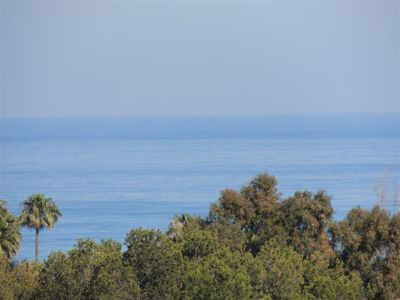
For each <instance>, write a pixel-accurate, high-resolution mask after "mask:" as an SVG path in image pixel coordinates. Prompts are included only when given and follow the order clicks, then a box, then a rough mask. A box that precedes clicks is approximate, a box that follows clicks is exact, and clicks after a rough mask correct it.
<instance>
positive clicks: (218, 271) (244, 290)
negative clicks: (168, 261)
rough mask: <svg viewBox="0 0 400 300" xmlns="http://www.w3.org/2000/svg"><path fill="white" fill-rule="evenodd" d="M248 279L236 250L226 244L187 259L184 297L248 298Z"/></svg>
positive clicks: (210, 299)
mask: <svg viewBox="0 0 400 300" xmlns="http://www.w3.org/2000/svg"><path fill="white" fill-rule="evenodd" d="M251 294H252V287H251V279H250V275H249V274H248V272H247V269H246V265H244V264H243V260H242V257H241V255H240V254H239V253H238V252H231V251H230V250H228V249H226V248H222V249H220V250H219V251H218V252H217V253H215V255H209V256H205V257H202V258H201V259H199V260H197V259H195V260H191V261H188V262H187V266H186V271H185V275H184V292H183V295H184V297H183V298H184V299H199V300H200V299H204V300H219V299H221V300H223V299H250V297H251Z"/></svg>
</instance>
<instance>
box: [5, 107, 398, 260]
mask: <svg viewBox="0 0 400 300" xmlns="http://www.w3.org/2000/svg"><path fill="white" fill-rule="evenodd" d="M0 133H1V144H0V145H1V152H0V153H1V156H0V170H1V173H0V199H5V200H7V201H8V205H9V208H10V210H11V211H12V212H14V213H16V214H17V213H19V211H20V207H19V203H20V202H21V201H22V200H23V199H24V198H25V197H26V196H28V195H30V194H33V193H38V192H42V193H45V194H46V195H48V196H51V197H52V198H53V199H54V200H55V201H56V202H57V204H58V206H59V207H60V208H61V210H62V212H63V217H62V218H61V219H60V221H59V223H58V224H57V225H56V226H55V228H53V229H52V230H49V231H48V230H45V231H44V232H42V234H41V244H40V246H41V257H42V258H44V257H46V256H47V255H48V254H49V253H50V252H51V251H55V250H67V249H69V248H71V247H72V246H73V244H74V243H75V241H76V239H78V238H86V237H90V238H94V239H96V240H100V239H101V238H112V239H116V240H118V241H121V242H122V241H123V240H124V237H125V234H126V233H127V232H128V230H130V229H132V228H134V227H139V226H140V227H145V228H159V229H162V230H165V229H166V228H167V226H168V224H169V222H170V221H171V219H172V217H173V216H174V215H176V214H181V213H184V212H186V213H191V214H198V215H202V216H205V215H206V214H207V211H208V208H209V204H210V202H212V201H215V200H217V199H218V196H219V193H220V191H221V190H222V189H224V188H227V187H229V188H239V187H240V186H241V185H243V184H245V183H247V182H248V181H249V180H250V179H251V178H252V177H253V176H254V175H256V174H258V173H260V172H264V171H268V172H269V173H271V174H273V175H275V176H276V177H277V179H278V182H279V185H278V188H279V190H280V191H281V192H282V197H286V196H288V195H290V194H291V193H293V192H294V191H296V190H304V189H308V190H311V191H316V190H319V189H322V190H326V191H327V192H328V194H330V195H331V196H332V197H333V200H332V203H333V206H334V209H335V212H336V214H335V218H336V219H341V218H343V216H344V215H345V214H346V212H347V211H348V210H349V209H350V208H352V207H354V206H358V205H359V206H361V207H365V208H369V207H371V206H373V205H374V204H376V203H377V196H376V193H375V192H374V190H373V187H374V186H375V185H376V182H377V180H378V179H379V178H381V177H382V176H383V174H384V173H385V169H391V171H390V176H389V179H388V184H387V186H388V187H387V190H388V200H387V201H386V205H387V207H388V208H389V209H391V210H393V209H395V207H394V206H393V201H392V199H393V197H392V195H393V190H394V188H395V186H397V187H398V185H399V177H400V114H381V115H372V114H370V115H302V116H294V115H286V116H285V115H281V116H251V117H250V116H232V117H222V116H215V117H152V118H150V117H146V118H145V117H143V118H70V119H67V118H66V119H52V118H43V119H24V118H20V119H1V130H0ZM33 237H34V233H33V232H31V231H29V230H23V243H22V248H21V250H20V253H19V255H18V259H25V258H27V259H31V258H33V254H34V239H33Z"/></svg>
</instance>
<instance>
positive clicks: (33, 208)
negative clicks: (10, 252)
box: [20, 194, 61, 261]
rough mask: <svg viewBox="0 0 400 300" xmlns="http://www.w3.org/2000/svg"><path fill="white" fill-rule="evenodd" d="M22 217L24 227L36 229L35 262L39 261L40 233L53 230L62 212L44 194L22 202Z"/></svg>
mask: <svg viewBox="0 0 400 300" xmlns="http://www.w3.org/2000/svg"><path fill="white" fill-rule="evenodd" d="M21 205H22V207H23V209H22V213H21V216H20V219H21V223H22V226H26V227H28V228H31V229H35V260H36V261H38V259H39V232H40V230H43V229H44V228H48V229H50V228H52V227H53V226H54V224H55V223H56V222H57V220H58V218H59V217H60V216H61V212H60V210H59V209H58V207H57V206H56V204H55V203H54V201H53V199H51V198H50V197H46V196H45V195H43V194H35V195H31V196H29V197H28V198H27V199H26V200H25V201H23V202H22V204H21Z"/></svg>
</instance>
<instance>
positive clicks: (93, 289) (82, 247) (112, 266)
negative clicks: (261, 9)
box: [39, 240, 140, 299]
mask: <svg viewBox="0 0 400 300" xmlns="http://www.w3.org/2000/svg"><path fill="white" fill-rule="evenodd" d="M39 281H40V288H39V295H40V299H139V293H140V290H139V286H138V283H137V280H136V275H135V272H134V271H133V269H132V268H131V267H130V266H126V265H124V264H123V261H122V253H121V245H120V244H119V243H117V242H114V241H103V242H101V243H100V244H96V243H95V242H94V241H92V240H79V241H78V243H77V245H76V247H75V248H74V249H72V250H71V251H69V253H68V254H67V255H65V254H63V253H61V252H56V253H52V254H51V255H50V256H49V258H48V259H47V260H46V261H45V262H44V264H43V268H42V271H41V273H40V278H39Z"/></svg>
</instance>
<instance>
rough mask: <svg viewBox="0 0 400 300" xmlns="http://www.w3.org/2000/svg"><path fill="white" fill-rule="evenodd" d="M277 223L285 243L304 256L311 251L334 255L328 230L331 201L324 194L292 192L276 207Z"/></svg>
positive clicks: (331, 210)
mask: <svg viewBox="0 0 400 300" xmlns="http://www.w3.org/2000/svg"><path fill="white" fill-rule="evenodd" d="M279 211H280V223H281V224H282V225H283V227H284V228H285V232H286V235H287V244H288V245H290V246H292V247H294V248H295V250H297V251H298V252H300V253H302V254H303V255H304V256H309V255H311V254H312V252H313V251H321V252H324V253H325V255H326V256H332V257H333V256H334V252H333V249H332V248H331V246H330V244H329V237H328V234H327V233H328V229H329V226H330V225H331V223H332V215H333V209H332V206H331V200H330V197H329V196H328V195H326V194H325V193H324V192H321V191H320V192H317V193H316V194H314V195H313V194H312V193H310V192H296V193H295V194H294V195H293V196H292V197H289V198H288V199H286V200H284V201H282V202H281V204H280V209H279Z"/></svg>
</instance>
